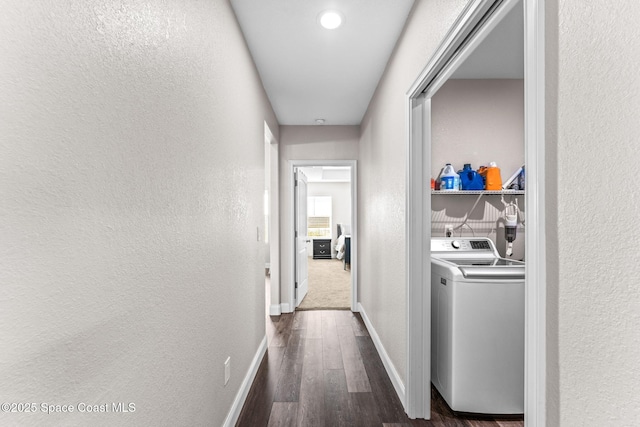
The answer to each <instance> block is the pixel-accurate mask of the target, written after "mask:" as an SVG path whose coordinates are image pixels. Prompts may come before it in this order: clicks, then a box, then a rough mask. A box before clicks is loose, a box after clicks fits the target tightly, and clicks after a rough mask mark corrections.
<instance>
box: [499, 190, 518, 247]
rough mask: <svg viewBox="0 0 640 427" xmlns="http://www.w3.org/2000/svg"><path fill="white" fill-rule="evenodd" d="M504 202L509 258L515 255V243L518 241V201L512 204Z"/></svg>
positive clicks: (505, 233) (505, 231)
mask: <svg viewBox="0 0 640 427" xmlns="http://www.w3.org/2000/svg"><path fill="white" fill-rule="evenodd" d="M502 202H503V203H504V205H505V209H504V236H505V239H506V240H507V252H506V254H507V256H512V255H513V241H514V240H516V230H517V228H518V199H516V202H515V203H513V202H510V203H509V204H507V203H505V202H504V199H503V200H502Z"/></svg>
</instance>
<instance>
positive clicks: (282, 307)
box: [280, 302, 293, 313]
mask: <svg viewBox="0 0 640 427" xmlns="http://www.w3.org/2000/svg"><path fill="white" fill-rule="evenodd" d="M280 311H281V312H282V313H293V310H291V308H289V303H288V302H283V303H282V304H280Z"/></svg>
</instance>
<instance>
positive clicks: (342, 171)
mask: <svg viewBox="0 0 640 427" xmlns="http://www.w3.org/2000/svg"><path fill="white" fill-rule="evenodd" d="M300 170H302V172H304V174H305V175H306V176H307V182H351V168H350V167H349V166H306V167H302V168H300Z"/></svg>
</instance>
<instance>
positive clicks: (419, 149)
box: [404, 95, 431, 419]
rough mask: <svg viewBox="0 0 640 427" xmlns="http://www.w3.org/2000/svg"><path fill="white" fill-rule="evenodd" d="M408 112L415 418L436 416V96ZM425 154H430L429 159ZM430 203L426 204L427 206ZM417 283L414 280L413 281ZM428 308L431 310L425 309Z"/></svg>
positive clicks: (410, 360) (409, 407) (409, 402)
mask: <svg viewBox="0 0 640 427" xmlns="http://www.w3.org/2000/svg"><path fill="white" fill-rule="evenodd" d="M409 101H410V102H409V103H408V104H407V105H408V111H407V113H406V114H407V118H408V121H407V126H408V131H407V134H408V135H409V139H408V141H409V142H408V147H407V199H406V212H407V219H406V235H407V241H406V254H407V272H406V281H407V379H406V381H407V390H411V392H407V393H406V399H405V400H404V402H405V405H404V408H405V411H406V412H407V415H408V416H409V418H425V419H430V418H431V390H430V387H431V347H430V346H431V342H430V337H431V316H429V315H426V316H425V315H424V314H425V313H427V314H428V313H430V312H431V311H430V310H431V292H428V291H427V290H429V289H431V263H430V262H425V259H426V260H427V261H428V258H426V257H427V256H430V254H429V252H428V251H429V245H428V244H425V239H427V238H429V237H430V233H429V232H427V230H430V226H431V217H430V215H424V214H423V212H430V211H431V196H430V194H425V193H426V191H425V188H424V187H426V182H427V180H426V175H428V173H427V174H425V172H428V167H427V169H426V170H425V168H424V167H423V165H425V164H426V165H430V164H431V160H430V156H431V150H429V149H424V146H423V141H424V144H425V145H426V146H427V147H430V146H431V143H430V142H429V141H425V139H430V137H431V135H430V134H429V133H428V132H424V129H425V126H426V124H427V122H428V121H429V120H430V117H431V109H430V106H431V100H429V99H425V97H424V96H423V95H418V96H416V97H415V98H414V99H410V100H409ZM425 156H426V157H427V158H426V159H425ZM425 204H426V205H425ZM412 284H414V285H413V286H412ZM426 307H428V310H425V308H426Z"/></svg>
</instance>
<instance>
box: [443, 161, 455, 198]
mask: <svg viewBox="0 0 640 427" xmlns="http://www.w3.org/2000/svg"><path fill="white" fill-rule="evenodd" d="M440 190H442V191H458V190H460V175H458V174H457V173H456V171H455V169H454V168H453V166H451V163H447V165H446V166H445V167H444V169H443V171H442V176H441V177H440Z"/></svg>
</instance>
